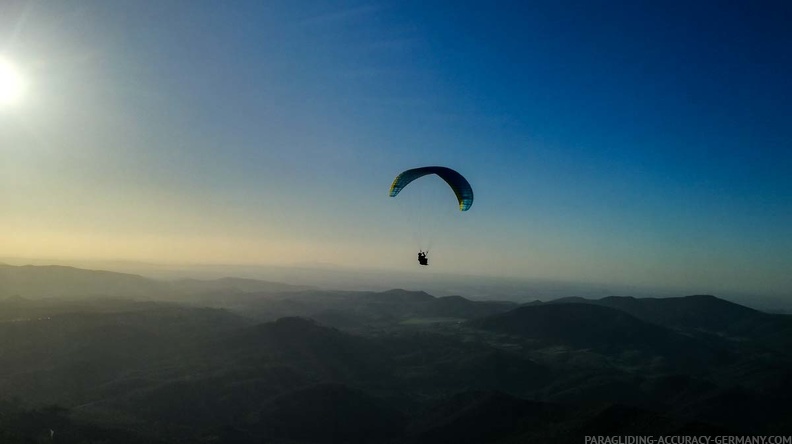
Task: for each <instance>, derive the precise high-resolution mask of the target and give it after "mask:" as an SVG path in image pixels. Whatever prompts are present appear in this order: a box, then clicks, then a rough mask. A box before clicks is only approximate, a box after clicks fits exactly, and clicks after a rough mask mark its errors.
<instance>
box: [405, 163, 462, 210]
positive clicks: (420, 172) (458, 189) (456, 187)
mask: <svg viewBox="0 0 792 444" xmlns="http://www.w3.org/2000/svg"><path fill="white" fill-rule="evenodd" d="M428 174H436V175H438V176H440V178H441V179H443V180H444V181H446V183H447V184H448V185H449V186H450V187H451V189H452V190H453V191H454V194H456V197H457V200H458V201H459V210H460V211H467V210H469V209H470V206H471V205H473V188H472V187H471V186H470V183H469V182H468V181H467V179H465V178H464V177H462V175H461V174H459V173H457V172H456V171H454V170H452V169H451V168H446V167H441V166H428V167H421V168H413V169H411V170H407V171H404V172H403V173H401V174H399V175H398V176H396V179H394V180H393V184H391V187H390V197H396V195H397V194H399V192H400V191H401V190H402V189H403V188H404V187H406V186H407V185H408V184H409V183H410V182H412V181H413V180H415V179H418V178H419V177H423V176H426V175H428Z"/></svg>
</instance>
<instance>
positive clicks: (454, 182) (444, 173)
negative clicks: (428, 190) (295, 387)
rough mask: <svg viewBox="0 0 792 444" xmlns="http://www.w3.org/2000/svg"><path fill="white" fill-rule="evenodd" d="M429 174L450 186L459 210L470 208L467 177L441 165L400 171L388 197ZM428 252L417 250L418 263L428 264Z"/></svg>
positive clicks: (471, 199) (471, 190)
mask: <svg viewBox="0 0 792 444" xmlns="http://www.w3.org/2000/svg"><path fill="white" fill-rule="evenodd" d="M430 174H435V175H437V176H439V177H440V178H441V179H443V180H444V181H445V182H446V183H447V184H448V186H449V187H451V190H452V191H453V192H454V194H455V195H456V198H457V202H458V203H459V210H460V211H467V210H469V209H470V206H471V205H473V188H472V187H471V186H470V182H468V181H467V179H465V178H464V176H462V175H461V174H459V173H458V172H456V171H454V170H452V169H451V168H446V167H442V166H427V167H421V168H413V169H410V170H407V171H404V172H402V173H401V174H399V175H398V176H396V179H394V180H393V183H392V184H391V187H390V192H389V195H390V197H396V196H397V195H398V194H399V192H401V190H402V189H404V187H406V186H407V185H409V184H410V183H411V182H412V181H414V180H416V179H418V178H421V177H423V176H427V175H430ZM428 253H429V251H428V250H427V251H426V252H424V251H423V249H421V250H420V251H419V252H418V263H419V264H421V265H429V258H428V256H427V254H428Z"/></svg>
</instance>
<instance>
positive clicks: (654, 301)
mask: <svg viewBox="0 0 792 444" xmlns="http://www.w3.org/2000/svg"><path fill="white" fill-rule="evenodd" d="M568 303H575V304H580V303H585V304H593V305H598V306H603V307H610V308H615V309H618V310H621V311H623V312H625V313H629V314H630V315H632V316H635V317H636V318H638V319H641V320H643V321H646V322H651V323H653V324H656V325H661V326H664V327H668V328H672V329H675V330H679V331H685V332H691V333H695V332H698V333H710V334H715V335H718V336H721V337H726V338H734V339H740V338H743V339H752V340H758V341H761V342H762V343H764V344H765V345H770V346H774V347H776V348H778V349H788V348H792V315H783V314H769V313H764V312H761V311H757V310H754V309H752V308H748V307H745V306H742V305H739V304H735V303H733V302H729V301H725V300H723V299H719V298H717V297H715V296H711V295H696V296H686V297H679V298H633V297H617V296H610V297H606V298H602V299H583V298H563V299H557V300H555V301H550V302H548V303H546V304H568Z"/></svg>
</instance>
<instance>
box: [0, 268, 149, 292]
mask: <svg viewBox="0 0 792 444" xmlns="http://www.w3.org/2000/svg"><path fill="white" fill-rule="evenodd" d="M163 290H164V286H163V285H161V284H159V283H158V282H156V281H152V280H150V279H146V278H144V277H142V276H138V275H134V274H126V273H115V272H110V271H99V270H83V269H80V268H74V267H62V266H55V265H50V266H33V265H25V266H13V265H0V297H6V296H15V295H18V296H21V297H24V298H45V297H75V296H79V297H83V296H126V297H129V296H138V297H142V296H147V295H151V294H156V293H162V291H163Z"/></svg>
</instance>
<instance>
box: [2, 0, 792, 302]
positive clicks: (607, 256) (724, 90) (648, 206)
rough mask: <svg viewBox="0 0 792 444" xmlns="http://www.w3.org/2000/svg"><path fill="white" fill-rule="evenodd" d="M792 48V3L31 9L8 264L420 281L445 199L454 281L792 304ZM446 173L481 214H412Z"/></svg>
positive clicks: (10, 140) (11, 126)
mask: <svg viewBox="0 0 792 444" xmlns="http://www.w3.org/2000/svg"><path fill="white" fill-rule="evenodd" d="M789 23H792V3H789V2H785V1H779V2H758V1H757V2H753V1H744V2H726V1H713V2H707V1H696V2H689V1H680V2H672V1H657V2H634V1H625V2H595V1H575V2H571V1H569V2H567V1H546V2H528V1H516V2H491V1H479V2H472V1H448V2H425V1H420V2H419V1H415V2H412V1H399V2H327V1H316V2H314V1H291V0H289V1H251V2H242V1H234V2H220V1H203V0H201V1H103V0H102V1H58V2H44V1H21V2H14V1H3V2H2V4H1V6H0V32H1V33H2V34H0V56H1V57H3V58H4V59H6V60H7V61H8V62H9V63H13V64H14V65H15V66H16V68H17V69H18V71H19V73H20V76H21V77H23V78H24V79H25V82H26V84H27V87H26V91H25V94H24V95H23V96H22V97H21V98H19V100H17V101H16V102H15V103H7V104H4V105H2V109H0V255H3V256H23V257H53V258H123V259H134V260H145V261H152V262H193V263H195V262H211V263H248V264H256V263H262V264H294V263H328V264H338V265H344V266H356V265H361V266H366V267H378V268H385V269H387V268H394V269H400V270H405V269H411V268H417V267H418V265H417V261H416V259H415V257H414V256H415V253H416V250H417V248H418V246H419V244H418V243H417V242H416V230H415V229H414V228H413V227H410V226H409V225H408V224H409V222H410V221H412V220H414V219H412V218H413V217H416V215H415V214H414V211H415V209H414V208H413V207H412V206H411V205H412V204H411V202H413V200H411V199H414V196H418V195H419V194H415V193H421V192H422V191H421V190H429V191H431V193H429V196H431V197H429V198H425V197H422V199H424V200H423V201H421V202H419V203H420V205H423V206H422V207H421V208H424V209H425V210H426V211H424V210H422V215H421V216H420V218H424V217H426V218H428V219H429V220H432V221H434V222H435V223H434V225H431V226H430V227H429V228H426V229H427V230H428V231H427V232H422V233H419V236H420V237H429V238H430V240H431V248H432V254H431V259H432V265H431V266H430V268H432V269H434V270H435V271H442V272H448V273H480V274H489V275H504V276H522V277H545V278H554V279H574V280H588V281H599V282H620V283H629V284H646V285H661V286H662V285H669V286H679V287H685V288H690V289H696V290H699V289H700V290H709V291H712V292H717V291H718V290H740V291H755V292H758V293H774V294H790V293H791V292H792V277H790V276H792V272H791V271H792V173H791V172H792V153H791V152H790V151H791V149H792V143H791V141H792V139H791V138H790V135H792V122H791V121H790V119H792V101H791V100H790V97H792V59H790V54H792V27H790V26H789ZM434 164H436V165H445V166H449V167H452V168H454V169H456V170H458V171H459V172H461V173H462V174H463V175H465V176H466V177H467V178H468V179H469V181H470V182H471V184H472V185H473V188H474V190H475V193H476V201H475V203H474V204H473V207H472V208H471V210H470V211H468V212H466V213H459V212H458V211H457V210H455V208H456V203H455V201H454V197H453V194H451V192H450V191H446V190H444V189H440V184H439V183H435V182H433V181H432V180H427V181H425V182H426V183H425V184H422V185H419V182H415V183H413V184H412V185H411V187H415V191H414V195H411V194H410V193H407V191H408V190H409V188H408V189H405V192H404V193H403V194H404V196H402V195H400V196H399V197H397V198H395V199H391V198H389V197H387V192H388V187H389V185H390V182H391V181H392V180H393V178H394V176H395V175H396V174H398V173H399V172H400V171H402V170H404V169H407V168H412V167H417V166H424V165H434ZM420 186H423V188H420ZM438 191H440V193H438ZM445 192H447V193H448V194H447V195H446V194H442V193H445ZM402 197H404V199H401V198H402ZM446 197H447V199H445V198H446ZM427 199H428V200H427ZM397 201H399V202H397ZM419 203H416V205H418V204H419ZM435 204H436V205H435ZM444 205H448V206H449V208H450V209H451V210H450V211H448V210H447V208H445V207H443V206H444ZM440 207H443V208H442V209H441V208H440ZM423 213H426V214H423ZM438 221H439V222H438ZM422 229H423V228H422ZM427 233H428V234H427Z"/></svg>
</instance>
